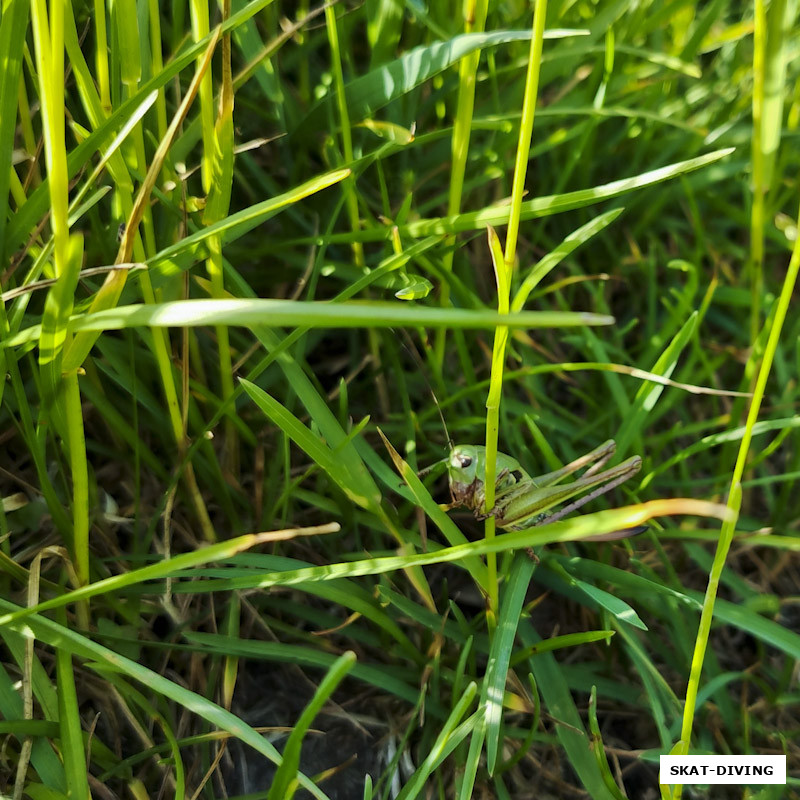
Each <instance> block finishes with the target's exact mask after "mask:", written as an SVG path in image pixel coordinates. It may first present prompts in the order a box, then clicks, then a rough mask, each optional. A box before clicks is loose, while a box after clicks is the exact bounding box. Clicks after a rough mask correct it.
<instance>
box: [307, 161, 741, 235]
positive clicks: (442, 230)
mask: <svg viewBox="0 0 800 800" xmlns="http://www.w3.org/2000/svg"><path fill="white" fill-rule="evenodd" d="M734 149H735V148H733V147H727V148H723V149H721V150H714V151H713V152H711V153H706V154H705V155H702V156H697V157H696V158H690V159H687V160H685V161H677V162H675V163H673V164H669V165H667V166H664V167H658V168H657V169H653V170H648V171H646V172H642V173H640V174H639V175H634V176H633V177H630V178H621V179H619V180H616V181H610V182H609V183H605V184H602V185H600V186H595V187H593V188H591V189H579V190H577V191H574V192H566V193H564V194H557V195H549V196H544V197H537V198H534V199H533V200H527V201H524V202H523V203H522V205H521V206H520V212H519V213H520V219H521V220H529V219H538V218H541V217H548V216H551V215H553V214H560V213H561V212H563V211H571V210H572V209H576V208H584V207H585V206H589V205H593V204H595V203H598V202H600V201H602V200H608V199H610V198H612V197H618V196H620V195H623V194H627V193H628V192H632V191H635V190H637V189H642V188H644V187H646V186H653V185H655V184H658V183H662V182H663V181H667V180H671V179H672V178H676V177H679V176H680V175H686V174H688V173H691V172H695V171H696V170H699V169H702V168H703V167H707V166H709V165H710V164H714V163H715V162H717V161H720V160H721V159H723V158H725V157H726V156H729V155H730V154H731V153H733V152H734ZM509 213H510V211H509V207H508V206H496V205H492V206H488V207H486V208H483V209H481V210H480V211H471V212H467V213H463V214H458V215H457V216H455V217H438V218H431V219H421V220H416V221H414V222H409V223H407V224H405V225H400V226H398V229H399V233H400V235H401V236H408V237H411V238H414V239H416V238H419V237H421V236H433V235H439V236H443V235H444V236H446V235H448V234H452V233H463V232H465V231H475V230H483V229H484V228H485V227H486V226H487V225H494V226H496V227H499V226H502V225H506V224H507V223H508V219H509ZM391 231H392V229H391V228H390V227H388V226H387V227H380V228H378V227H375V228H367V229H366V230H363V231H359V232H357V233H337V234H333V235H332V236H328V237H326V239H327V241H328V242H329V243H331V244H334V243H340V242H349V241H350V240H351V239H352V238H354V237H358V239H359V240H360V241H362V242H379V241H383V240H385V239H389V238H391ZM303 241H305V240H303Z"/></svg>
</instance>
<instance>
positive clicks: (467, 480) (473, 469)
mask: <svg viewBox="0 0 800 800" xmlns="http://www.w3.org/2000/svg"><path fill="white" fill-rule="evenodd" d="M479 449H480V450H483V448H482V447H481V448H478V447H477V446H476V445H473V444H457V445H456V446H455V447H454V448H453V449H452V450H451V451H450V455H449V456H448V457H447V474H448V477H449V478H450V483H451V484H453V483H463V484H471V483H472V482H473V481H474V480H475V478H477V477H478V469H479V467H480V466H482V459H481V454H480V453H479V452H478V450H479ZM481 480H483V476H481Z"/></svg>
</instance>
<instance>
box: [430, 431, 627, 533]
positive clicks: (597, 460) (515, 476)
mask: <svg viewBox="0 0 800 800" xmlns="http://www.w3.org/2000/svg"><path fill="white" fill-rule="evenodd" d="M615 449H616V444H615V443H614V441H613V440H609V441H607V442H605V443H604V444H601V445H600V446H599V447H597V448H595V449H594V450H592V451H591V452H590V453H587V454H586V455H584V456H581V457H580V458H576V459H575V460H574V461H572V462H571V463H569V464H567V465H566V466H564V467H562V468H561V469H557V470H555V471H554V472H548V473H546V474H545V475H539V476H537V477H535V478H532V477H531V476H530V475H528V473H527V472H525V470H524V469H522V467H521V466H520V464H519V462H518V461H517V460H516V459H515V458H512V457H511V456H508V455H505V454H504V453H498V454H497V477H496V479H495V504H494V507H493V508H491V509H487V508H486V492H485V481H486V448H485V447H481V446H479V445H472V444H461V445H456V446H455V447H453V448H452V449H451V450H450V454H449V455H448V456H447V458H445V459H443V460H442V461H440V462H437V464H434V465H432V467H429V468H428V469H427V470H424V471H423V473H422V474H425V473H427V472H430V471H431V470H433V469H435V468H436V466H438V464H442V463H446V465H447V475H448V479H449V483H450V496H451V498H452V503H451V504H450V508H456V507H458V506H466V507H467V508H468V509H470V510H471V511H472V512H473V513H474V514H475V516H476V518H477V519H486V518H487V517H490V516H491V517H494V518H495V519H496V520H497V525H498V526H499V527H501V528H504V529H506V530H510V531H520V530H524V529H525V528H532V527H534V526H536V525H542V524H545V523H551V522H556V521H557V520H559V519H561V518H562V517H564V516H566V515H567V514H570V513H572V512H573V511H575V510H576V509H578V508H580V507H581V506H582V505H584V504H585V503H588V502H589V501H590V500H594V499H595V498H596V497H600V495H603V494H605V493H606V492H608V491H610V490H611V489H613V488H614V487H616V486H619V485H620V484H621V483H623V482H624V481H626V480H628V478H630V477H631V476H633V475H635V474H636V473H637V472H638V471H639V469H640V468H641V466H642V459H641V458H640V457H639V456H632V457H631V458H629V459H627V460H626V461H623V462H622V463H621V464H618V465H617V466H616V467H611V468H610V469H607V470H604V471H602V472H601V471H600V470H601V469H602V467H603V465H604V464H606V463H607V462H608V460H609V459H610V458H611V457H612V456H613V455H614V451H615ZM587 466H588V467H589V468H588V469H587V470H586V472H584V474H583V475H582V476H581V477H580V478H578V479H577V480H575V481H573V482H572V483H568V484H565V485H559V483H560V482H561V481H562V480H563V479H564V478H566V477H568V476H570V475H572V474H573V473H575V472H577V471H578V470H580V469H582V468H583V467H587ZM587 490H592V491H590V492H589V494H586V495H584V496H583V497H578V498H577V499H576V500H573V502H571V503H570V504H569V505H567V506H565V507H564V508H562V509H560V510H559V511H556V512H554V513H549V509H551V508H552V507H553V506H556V505H559V504H560V503H563V502H564V501H566V500H569V499H570V498H572V497H575V496H576V495H579V494H581V493H582V492H585V491H587ZM638 532H639V530H638V529H631V530H630V531H619V532H617V533H615V534H607V535H605V536H599V537H590V538H598V539H600V538H620V537H621V536H631V535H633V534H634V533H638Z"/></svg>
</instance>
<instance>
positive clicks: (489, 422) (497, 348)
mask: <svg viewBox="0 0 800 800" xmlns="http://www.w3.org/2000/svg"><path fill="white" fill-rule="evenodd" d="M546 15H547V0H536V4H535V6H534V13H533V37H532V38H531V47H530V55H529V57H528V73H527V75H526V78H525V97H524V99H523V101H522V119H521V121H520V128H519V139H518V141H517V156H516V160H515V163H514V183H513V186H512V190H511V209H510V212H509V217H508V232H507V234H506V247H505V253H504V254H503V257H502V258H500V257H499V255H500V254H499V253H497V254H496V253H495V252H494V248H492V251H493V252H492V258H493V261H494V265H495V273H496V277H497V310H498V312H499V313H501V314H507V313H508V308H509V302H510V294H511V275H512V272H513V269H514V260H515V258H516V255H517V239H518V236H519V224H520V214H521V209H522V197H523V194H524V190H525V176H526V174H527V170H528V159H529V158H530V149H531V136H532V134H533V119H534V115H535V112H536V96H537V94H538V91H539V71H540V67H541V61H542V42H543V39H544V21H545V16H546ZM489 238H490V242H491V239H492V234H491V232H490V234H489ZM497 246H498V247H499V242H498V243H497ZM507 340H508V328H507V327H504V326H502V327H498V328H497V329H496V330H495V334H494V347H493V350H492V372H491V376H490V383H489V396H488V398H487V400H486V508H487V509H491V508H493V507H494V499H495V492H494V490H495V485H494V484H495V477H496V474H497V439H498V431H499V428H500V399H501V396H502V391H503V363H504V361H505V352H506V342H507ZM494 535H495V521H494V517H488V518H487V519H486V533H485V536H486V538H487V539H493V538H494ZM486 563H487V567H488V570H489V607H490V609H491V610H492V611H494V612H496V610H497V601H498V589H497V557H496V555H495V554H494V553H489V554H488V555H487V556H486Z"/></svg>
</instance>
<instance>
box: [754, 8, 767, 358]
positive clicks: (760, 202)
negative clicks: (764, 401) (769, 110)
mask: <svg viewBox="0 0 800 800" xmlns="http://www.w3.org/2000/svg"><path fill="white" fill-rule="evenodd" d="M753 12H754V16H755V19H754V20H753V26H754V27H753V140H752V153H751V159H752V170H753V206H752V208H751V210H750V342H751V344H755V342H756V339H757V338H758V331H759V328H760V327H761V289H762V285H763V282H764V278H763V269H764V203H765V200H766V194H767V187H766V185H765V183H764V166H765V165H764V161H765V159H764V148H763V130H762V127H761V121H762V116H763V109H764V60H765V57H766V49H767V9H766V3H765V2H764V0H755V6H754V9H753Z"/></svg>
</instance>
